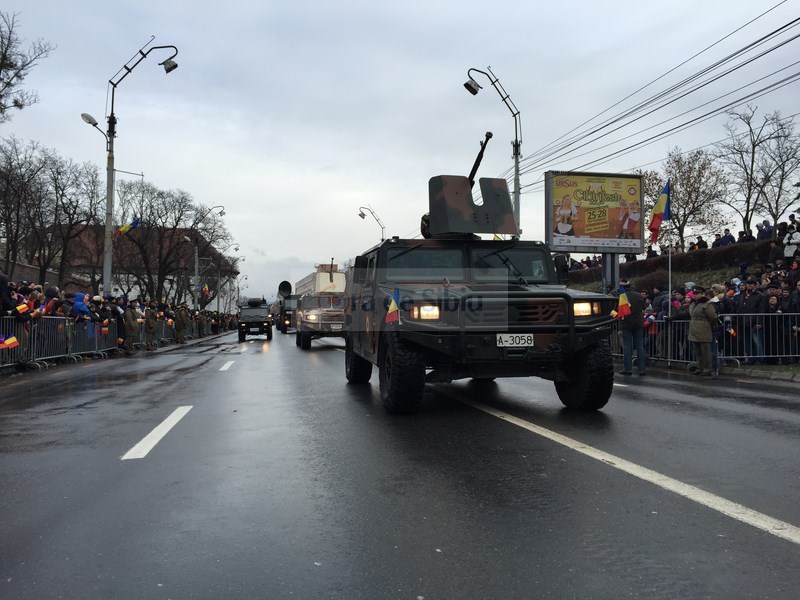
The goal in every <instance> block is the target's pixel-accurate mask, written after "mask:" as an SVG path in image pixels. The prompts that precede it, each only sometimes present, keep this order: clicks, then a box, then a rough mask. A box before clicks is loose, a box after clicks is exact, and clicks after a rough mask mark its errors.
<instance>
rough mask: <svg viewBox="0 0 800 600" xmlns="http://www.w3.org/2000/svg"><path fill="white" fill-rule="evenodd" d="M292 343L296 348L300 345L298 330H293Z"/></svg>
mask: <svg viewBox="0 0 800 600" xmlns="http://www.w3.org/2000/svg"><path fill="white" fill-rule="evenodd" d="M294 345H295V346H297V347H298V348H299V347H300V332H299V331H295V332H294Z"/></svg>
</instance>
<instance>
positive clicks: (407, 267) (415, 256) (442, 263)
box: [386, 247, 465, 281]
mask: <svg viewBox="0 0 800 600" xmlns="http://www.w3.org/2000/svg"><path fill="white" fill-rule="evenodd" d="M464 272H465V269H464V253H463V252H462V251H461V249H460V248H419V247H417V248H414V247H412V248H392V249H390V250H389V252H388V253H387V258H386V279H387V280H390V281H441V280H443V279H447V280H448V281H463V280H464V278H465V275H464Z"/></svg>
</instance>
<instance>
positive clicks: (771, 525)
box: [461, 399, 800, 544]
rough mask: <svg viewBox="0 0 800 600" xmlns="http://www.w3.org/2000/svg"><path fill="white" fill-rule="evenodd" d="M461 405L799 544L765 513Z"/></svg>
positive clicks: (787, 527)
mask: <svg viewBox="0 0 800 600" xmlns="http://www.w3.org/2000/svg"><path fill="white" fill-rule="evenodd" d="M461 402H463V403H464V404H468V405H469V406H472V407H473V408H475V409H477V410H480V411H483V412H485V413H486V414H489V415H492V416H493V417H497V418H498V419H502V420H503V421H506V422H507V423H510V424H512V425H516V426H517V427H521V428H522V429H526V430H528V431H530V432H532V433H535V434H537V435H540V436H542V437H544V438H547V439H548V440H551V441H553V442H555V443H557V444H561V445H562V446H566V447H567V448H570V449H571V450H575V451H576V452H580V453H581V454H584V455H586V456H588V457H590V458H593V459H595V460H599V461H600V462H602V463H605V464H606V465H608V466H610V467H613V468H615V469H619V470H620V471H623V472H625V473H628V474H629V475H633V476H634V477H637V478H639V479H641V480H643V481H647V482H648V483H652V484H654V485H657V486H658V487H660V488H662V489H665V490H667V491H669V492H673V493H675V494H678V495H679V496H683V497H684V498H688V499H689V500H692V501H693V502H697V503H698V504H701V505H703V506H705V507H707V508H710V509H712V510H715V511H717V512H720V513H722V514H724V515H727V516H729V517H731V518H733V519H736V520H738V521H741V522H742V523H746V524H748V525H751V526H753V527H755V528H757V529H760V530H762V531H765V532H767V533H770V534H772V535H774V536H776V537H779V538H781V539H784V540H788V541H790V542H793V543H795V544H800V527H797V526H795V525H792V524H791V523H786V522H785V521H780V520H778V519H775V518H773V517H770V516H769V515H765V514H764V513H760V512H758V511H755V510H753V509H751V508H748V507H746V506H744V505H742V504H738V503H737V502H732V501H730V500H727V499H725V498H722V497H721V496H717V495H715V494H712V493H710V492H706V491H705V490H701V489H700V488H697V487H695V486H693V485H689V484H687V483H683V482H682V481H678V480H677V479H672V478H671V477H668V476H666V475H662V474H661V473H658V472H657V471H653V470H651V469H648V468H647V467H642V466H640V465H637V464H635V463H632V462H630V461H627V460H625V459H623V458H619V457H617V456H614V455H613V454H609V453H608V452H603V451H602V450H598V449H597V448H594V447H592V446H589V445H587V444H584V443H583V442H579V441H578V440H574V439H572V438H570V437H567V436H565V435H561V434H560V433H556V432H555V431H551V430H549V429H545V428H544V427H541V426H539V425H535V424H533V423H531V422H529V421H526V420H524V419H520V418H519V417H515V416H514V415H510V414H508V413H506V412H503V411H501V410H497V409H495V408H492V407H490V406H486V405H485V404H480V403H479V402H472V401H469V400H463V399H461Z"/></svg>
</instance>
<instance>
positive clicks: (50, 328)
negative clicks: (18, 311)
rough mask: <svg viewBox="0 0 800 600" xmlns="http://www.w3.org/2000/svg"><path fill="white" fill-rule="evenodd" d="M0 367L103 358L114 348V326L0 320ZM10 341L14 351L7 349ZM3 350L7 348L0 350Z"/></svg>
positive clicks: (59, 320) (55, 319) (50, 320)
mask: <svg viewBox="0 0 800 600" xmlns="http://www.w3.org/2000/svg"><path fill="white" fill-rule="evenodd" d="M0 337H2V338H3V339H4V342H3V344H0V367H7V366H11V365H16V364H20V363H22V364H25V363H30V364H33V365H38V366H41V364H42V363H44V362H45V361H48V360H57V359H64V358H71V359H73V360H80V357H82V356H87V355H89V356H106V354H107V353H108V352H110V351H113V350H116V348H117V324H116V323H113V322H109V323H108V324H103V323H98V322H94V321H75V320H73V319H67V318H65V317H39V318H37V319H32V320H30V321H24V322H21V321H19V320H17V319H16V318H15V317H0ZM9 340H13V342H12V343H13V347H8V344H9ZM3 346H6V347H3Z"/></svg>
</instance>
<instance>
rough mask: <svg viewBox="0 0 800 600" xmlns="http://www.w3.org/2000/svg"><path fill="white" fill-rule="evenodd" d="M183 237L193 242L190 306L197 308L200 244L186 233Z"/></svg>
mask: <svg viewBox="0 0 800 600" xmlns="http://www.w3.org/2000/svg"><path fill="white" fill-rule="evenodd" d="M183 239H184V240H186V241H187V242H189V243H190V244H194V278H193V281H192V308H193V309H194V310H197V309H198V308H199V304H198V301H197V286H198V285H199V282H200V244H199V243H198V242H197V241H196V240H195V241H192V238H190V237H189V236H188V235H185V236H183Z"/></svg>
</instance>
